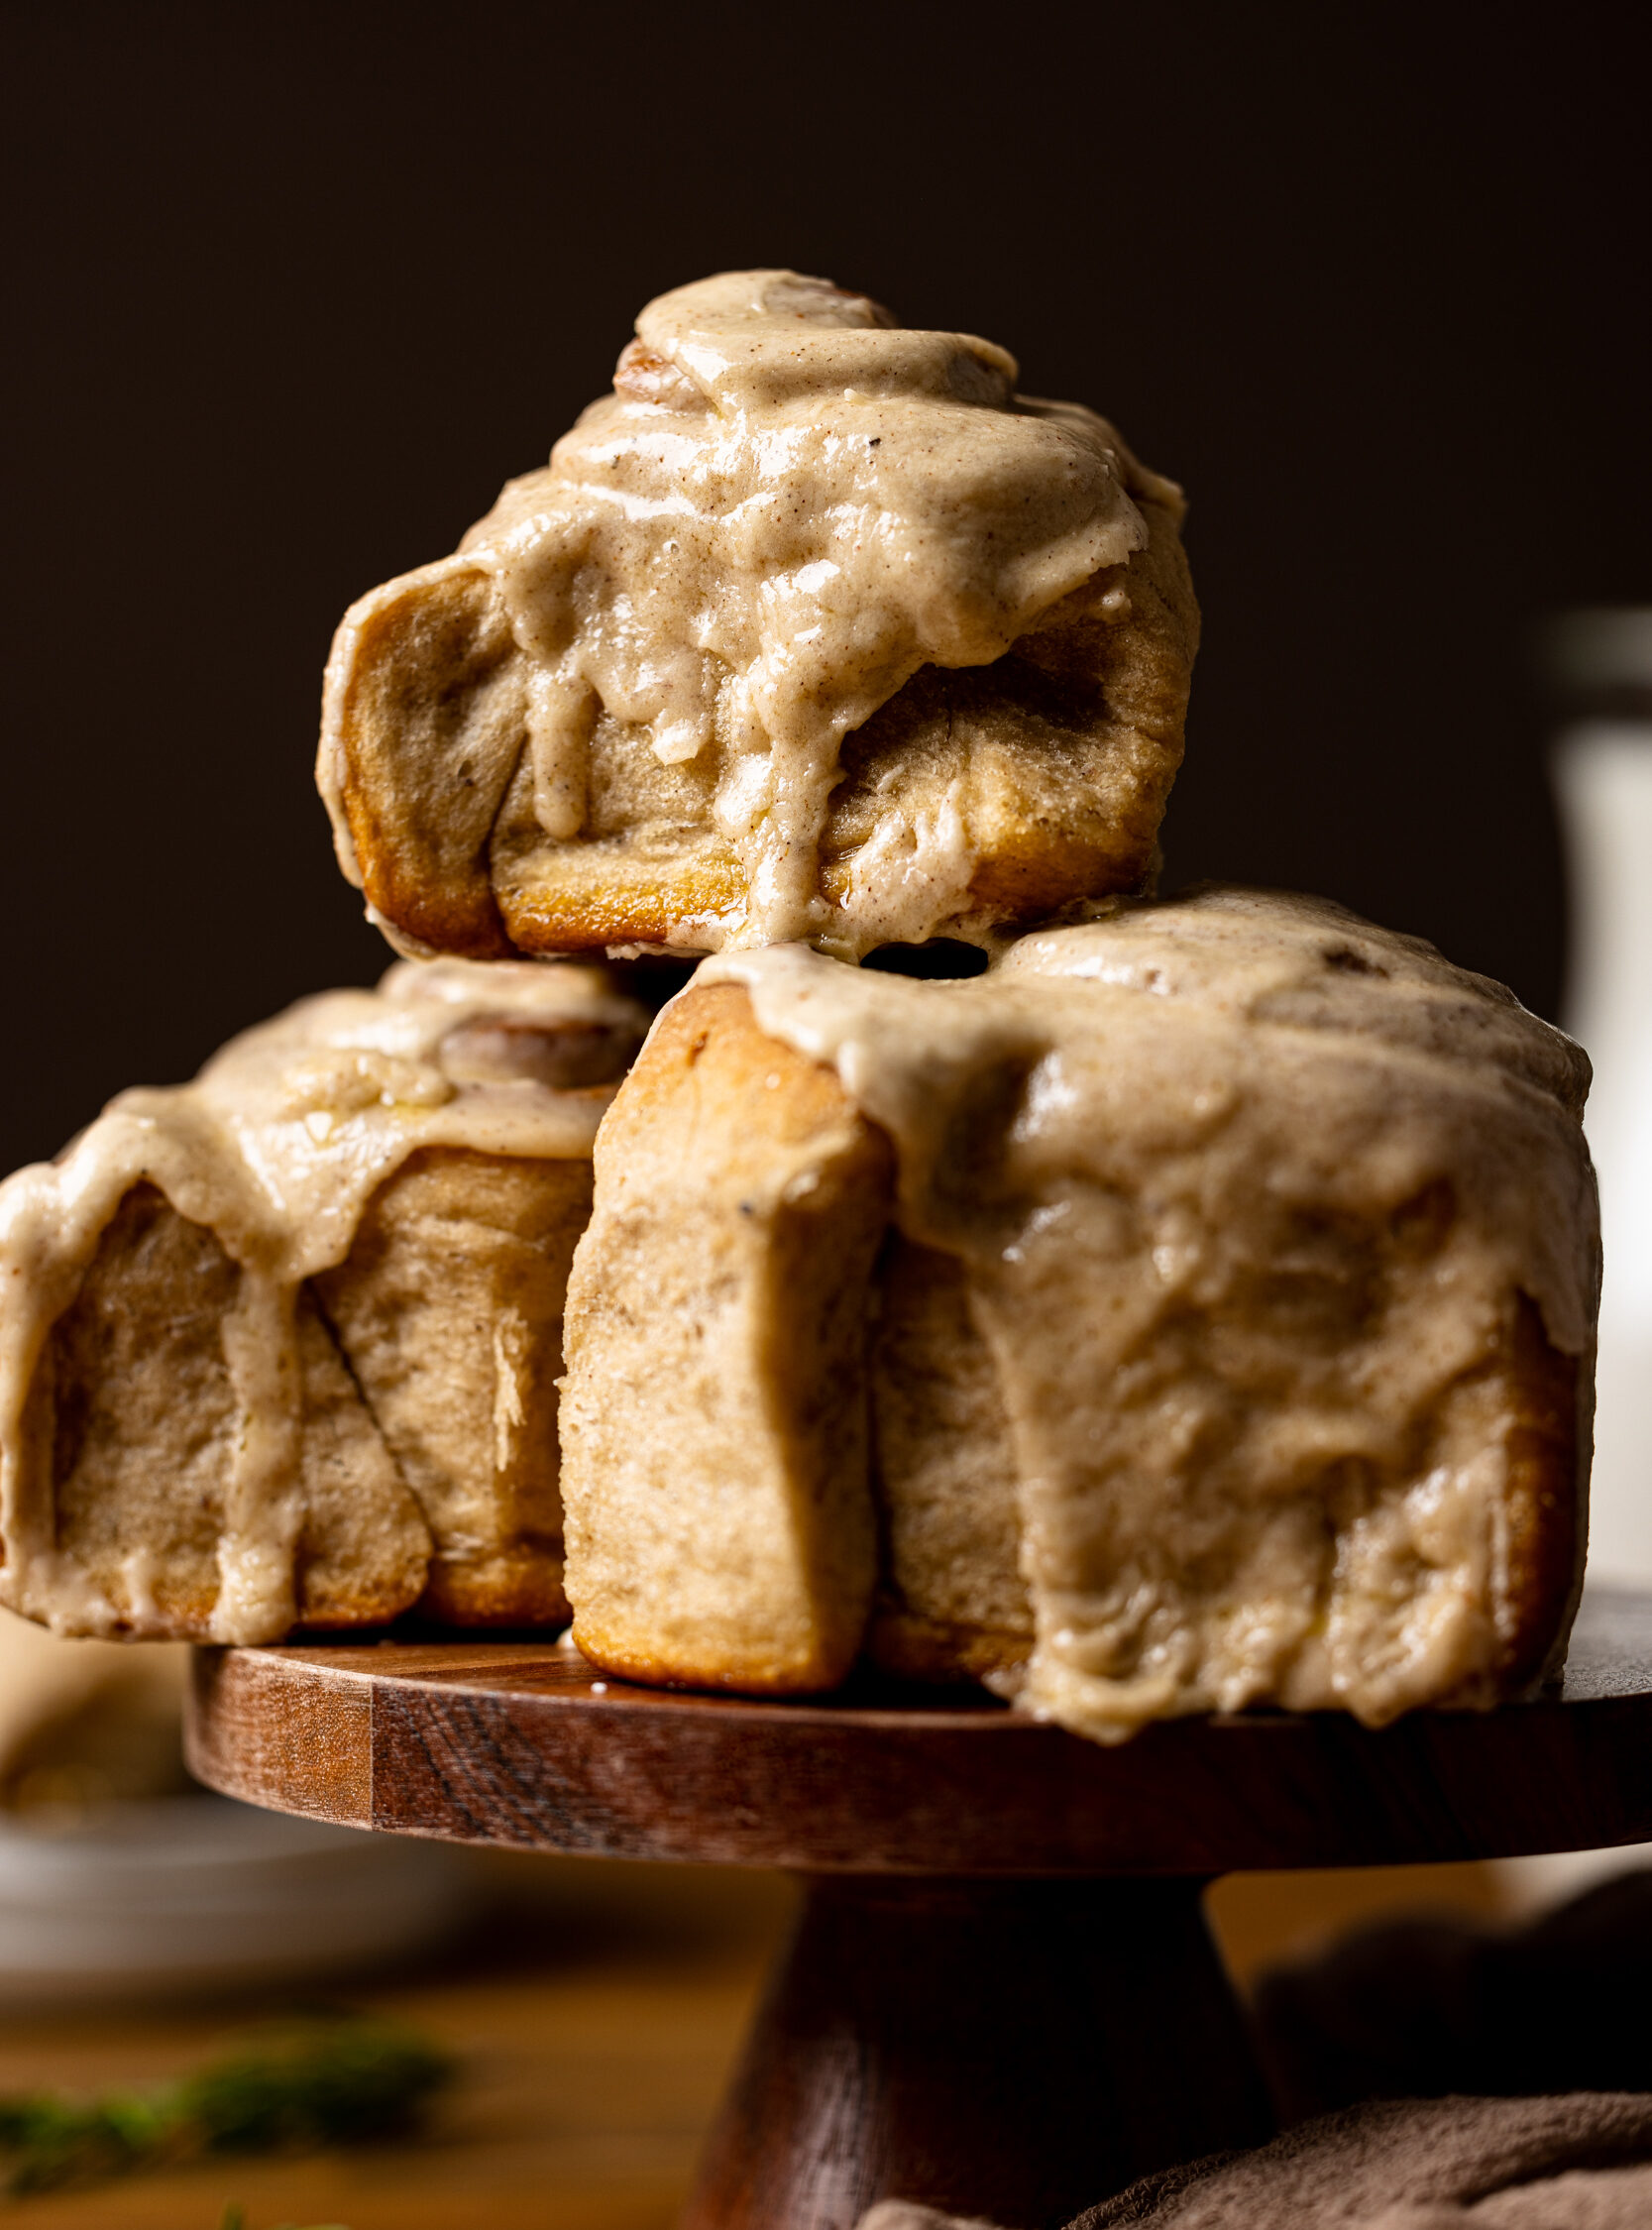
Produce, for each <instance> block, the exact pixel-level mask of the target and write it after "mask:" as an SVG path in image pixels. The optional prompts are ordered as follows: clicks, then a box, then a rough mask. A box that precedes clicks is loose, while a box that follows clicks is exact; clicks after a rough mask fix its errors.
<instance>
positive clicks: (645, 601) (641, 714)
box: [319, 271, 1180, 950]
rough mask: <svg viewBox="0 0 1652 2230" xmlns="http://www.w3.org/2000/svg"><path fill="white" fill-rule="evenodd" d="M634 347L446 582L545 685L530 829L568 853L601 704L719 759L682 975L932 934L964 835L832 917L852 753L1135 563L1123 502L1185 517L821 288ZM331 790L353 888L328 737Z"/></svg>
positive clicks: (796, 291) (755, 304) (648, 330)
mask: <svg viewBox="0 0 1652 2230" xmlns="http://www.w3.org/2000/svg"><path fill="white" fill-rule="evenodd" d="M637 334H638V339H637V341H636V342H634V343H632V344H631V346H630V347H629V348H627V350H626V351H625V353H624V355H623V356H622V357H621V358H620V361H619V367H618V371H617V373H616V375H615V392H614V393H613V394H612V395H610V396H605V397H604V398H603V399H602V400H601V401H599V402H596V403H594V404H593V405H592V406H591V408H590V409H589V410H587V411H586V412H585V414H584V416H583V417H582V418H581V419H580V421H579V423H578V425H577V426H576V427H575V428H574V430H573V431H572V432H571V433H569V434H567V435H565V436H564V438H563V439H562V440H561V441H559V442H558V443H557V445H556V447H555V449H554V450H553V452H552V455H551V461H550V464H549V465H548V466H546V467H545V468H544V469H542V470H540V471H537V472H532V473H528V474H527V475H525V476H524V477H523V478H522V479H520V480H516V481H513V482H511V483H510V484H509V486H508V487H507V488H506V489H505V491H504V493H503V495H502V496H501V497H500V499H499V502H498V503H497V504H496V507H495V508H494V510H493V511H492V512H491V513H490V514H489V515H488V517H486V518H485V519H483V520H482V521H481V522H480V523H479V524H478V525H477V526H475V527H473V528H472V529H471V531H470V533H469V534H468V535H467V536H466V538H465V541H464V542H463V544H462V545H461V555H460V557H458V558H456V559H452V560H448V561H445V563H446V564H448V565H454V566H460V567H462V568H466V569H470V568H474V567H475V566H476V565H477V564H478V563H481V564H482V565H483V566H485V567H486V568H488V569H489V570H490V571H492V572H493V573H494V574H495V575H496V578H497V580H498V582H499V584H500V587H501V589H502V592H503V596H504V600H505V604H506V607H507V609H508V611H509V613H510V615H511V620H512V624H513V627H514V632H515V635H516V639H517V641H518V643H519V644H520V645H521V647H522V648H523V649H524V650H525V651H527V652H528V653H529V654H530V656H531V658H532V660H533V662H534V663H533V666H532V671H531V680H530V683H529V690H528V749H529V752H530V755H531V764H532V768H533V777H534V781H533V794H534V803H535V811H536V815H537V818H538V820H539V822H540V824H541V825H542V827H543V828H544V830H545V832H546V834H547V835H548V836H552V837H556V838H572V837H575V836H578V835H579V833H580V829H581V826H582V822H583V819H584V815H585V801H586V775H585V758H586V747H587V743H588V740H589V737H590V735H591V732H592V727H593V724H594V721H595V719H596V716H597V710H598V707H599V704H601V706H602V707H604V708H606V710H607V711H608V712H609V713H611V714H612V715H614V716H615V717H616V718H618V719H620V720H622V721H626V722H630V723H634V724H636V725H638V726H639V727H640V728H642V729H643V730H645V731H646V734H647V736H648V739H649V742H650V743H651V746H652V748H653V750H654V751H655V753H656V754H657V755H658V757H659V758H660V759H661V760H663V761H666V762H668V763H669V762H672V761H678V760H683V759H692V758H695V757H697V756H698V755H699V754H700V753H701V752H702V751H704V750H706V749H707V747H708V745H710V744H711V743H712V742H713V740H714V738H715V739H716V741H717V742H718V743H719V744H720V745H721V747H722V750H723V753H724V757H725V764H724V771H723V772H722V774H721V777H720V779H719V782H718V788H717V795H716V809H715V811H716V823H717V826H718V829H719V831H720V833H721V835H722V836H724V838H725V839H726V840H727V841H728V842H729V843H730V845H731V846H732V848H733V849H734V851H735V853H736V855H737V856H738V858H739V860H740V861H741V864H742V866H743V868H744V870H745V873H746V877H747V880H748V884H749V896H748V898H747V900H746V902H745V903H744V905H743V907H742V908H740V909H739V910H737V911H735V912H733V913H731V914H729V915H726V916H714V917H709V918H708V919H707V920H705V921H704V922H701V923H699V924H697V925H695V932H696V944H697V948H698V949H700V950H707V949H711V950H716V949H719V948H737V947H751V946H761V945H770V944H774V943H777V942H779V941H781V940H784V939H788V938H802V937H819V938H820V939H822V940H823V941H824V942H825V943H826V944H827V945H832V946H835V948H838V949H843V950H848V949H860V948H864V947H865V946H866V945H868V944H871V943H875V942H877V940H878V939H879V938H881V937H896V938H919V937H923V936H925V935H928V934H929V933H930V931H931V930H932V929H933V927H934V924H935V923H936V922H937V921H940V920H943V919H944V918H945V917H946V916H947V914H948V913H950V912H952V911H955V909H956V908H957V906H958V905H959V904H960V903H961V900H962V895H963V893H964V891H966V890H967V888H968V883H969V876H970V871H971V868H972V866H973V861H972V860H971V859H969V858H968V856H967V855H966V854H964V855H962V856H960V845H959V836H960V834H961V822H959V821H958V817H957V815H956V814H955V813H953V814H952V816H951V824H956V826H952V825H951V824H948V823H947V816H946V815H945V814H944V813H940V814H938V815H936V816H933V817H932V818H933V819H934V820H935V822H936V826H935V827H930V826H925V827H922V828H914V829H910V830H906V829H903V828H901V827H898V826H896V825H893V824H892V825H891V827H890V828H889V829H888V830H886V831H884V832H883V840H882V843H881V846H880V847H879V848H878V849H877V851H876V853H875V855H874V857H872V858H869V859H868V860H867V861H866V862H865V863H864V868H863V871H862V872H860V873H859V874H857V875H856V877H855V881H854V884H853V886H852V888H851V889H850V891H849V893H848V894H847V896H846V898H845V899H844V901H843V903H842V904H841V906H834V905H830V904H828V903H827V902H826V900H825V899H824V898H823V897H822V895H821V893H820V890H819V887H818V877H817V869H818V844H819V838H820V835H821V832H822V829H823V827H824V824H825V820H826V808H827V801H828V799H829V796H830V793H831V790H832V787H833V784H834V782H835V780H836V777H837V767H838V751H839V746H840V744H841V742H842V739H843V737H844V736H845V735H846V734H847V733H849V732H850V731H851V730H852V729H854V728H857V727H859V726H860V725H862V723H863V722H865V721H866V720H867V719H869V718H870V716H871V715H872V714H873V713H874V712H876V711H877V709H878V708H879V707H880V706H881V705H883V704H885V703H886V702H887V701H888V700H889V699H890V698H891V697H893V696H894V695H895V693H896V691H897V690H898V689H900V688H901V687H902V685H903V684H904V683H905V682H906V681H908V680H909V679H910V678H911V676H912V675H913V674H914V673H916V672H917V670H918V669H919V667H920V666H923V665H926V664H936V665H941V666H951V667H960V666H977V665H985V664H987V663H989V662H990V661H991V660H993V659H995V658H997V657H999V656H1001V655H1002V653H1003V652H1004V651H1005V650H1007V649H1008V647H1009V645H1010V644H1011V643H1012V642H1013V641H1014V640H1015V639H1016V637H1017V636H1018V635H1021V634H1024V633H1025V632H1026V631H1027V629H1028V628H1029V627H1031V626H1032V625H1033V624H1034V622H1035V621H1036V620H1038V619H1039V618H1040V616H1041V615H1042V614H1043V613H1046V611H1048V610H1049V608H1050V607H1051V606H1053V605H1054V604H1056V603H1058V602H1059V601H1060V599H1062V598H1063V597H1065V596H1067V595H1069V594H1070V593H1071V592H1072V591H1073V590H1075V589H1078V588H1080V587H1081V586H1082V585H1083V584H1084V583H1085V582H1086V581H1088V580H1089V579H1090V578H1091V577H1092V576H1093V575H1094V574H1096V573H1097V572H1098V571H1100V570H1101V569H1102V568H1103V567H1105V566H1111V565H1117V564H1120V563H1122V562H1123V561H1124V560H1125V559H1127V558H1128V557H1129V556H1130V555H1131V554H1132V552H1133V551H1136V550H1139V549H1141V548H1142V547H1143V546H1144V544H1145V543H1146V540H1147V529H1146V526H1145V524H1144V521H1143V518H1142V514H1141V512H1140V511H1139V510H1138V509H1137V507H1136V504H1135V503H1134V502H1132V500H1131V498H1132V494H1135V495H1138V496H1151V497H1153V498H1154V499H1155V500H1156V501H1158V502H1165V503H1167V504H1169V505H1171V506H1172V507H1174V508H1176V509H1177V510H1178V511H1179V508H1180V497H1179V493H1178V491H1177V490H1176V489H1175V488H1174V487H1173V486H1172V484H1171V483H1169V482H1167V481H1162V480H1159V479H1158V478H1157V477H1156V475H1153V474H1151V473H1148V472H1147V471H1145V470H1144V468H1143V467H1142V466H1141V465H1139V464H1138V463H1137V461H1136V460H1135V459H1134V458H1133V457H1132V456H1131V454H1130V452H1129V450H1128V449H1127V448H1126V447H1125V444H1124V443H1123V441H1122V440H1121V438H1120V437H1119V435H1118V434H1117V432H1116V431H1115V430H1114V429H1113V427H1112V426H1110V425H1109V424H1108V423H1107V421H1106V420H1105V419H1103V418H1100V417H1098V416H1096V414H1095V413H1094V412H1093V411H1090V410H1087V409H1084V408H1082V407H1081V406H1079V405H1077V404H1073V403H1059V402H1044V401H1038V400H1033V399H1030V398H1027V397H1020V396H1017V395H1016V394H1015V393H1014V391H1013V390H1014V383H1015V380H1016V377H1017V367H1016V364H1015V360H1014V359H1013V358H1012V357H1010V356H1009V355H1007V354H1006V353H1005V351H1004V350H1003V349H1000V348H997V347H995V346H994V345H993V344H992V343H991V342H989V341H983V340H978V339H976V338H974V337H973V336H971V335H969V334H963V333H940V332H923V331H914V330H907V329H904V328H899V327H896V326H894V324H893V322H892V320H891V319H890V318H889V316H888V314H887V312H885V311H883V310H881V309H880V308H879V307H878V306H877V305H876V304H875V303H873V302H871V301H869V300H867V299H866V298H865V297H864V296H862V295H857V294H848V293H844V292H842V291H841V290H840V289H838V288H836V287H833V286H831V285H830V284H828V283H827V282H826V281H825V280H822V279H804V278H800V277H799V276H798V275H797V274H796V273H793V272H784V271H750V272H726V273H723V274H721V275H720V276H719V277H717V278H715V279H705V280H703V281H701V282H700V283H699V284H697V285H692V286H684V287H679V288H678V289H677V290H676V291H674V292H672V293H669V294H663V295H661V296H660V297H659V299H658V300H656V301H653V302H650V303H649V304H648V306H647V308H645V309H644V310H643V312H642V314H641V315H640V317H639V318H638V320H637ZM441 571H442V568H441V567H435V568H429V569H427V572H428V573H429V574H430V575H431V576H432V577H434V576H436V575H439V574H440V573H441ZM394 587H395V584H390V585H389V589H388V590H384V591H377V592H375V598H377V597H381V596H384V595H385V594H387V593H390V591H393V589H394ZM375 598H369V599H366V600H364V603H363V604H362V605H360V606H358V607H357V608H356V610H355V612H354V613H352V614H351V615H350V616H349V617H347V619H346V621H345V625H344V627H343V629H342V630H341V633H340V643H341V644H345V645H348V644H349V643H350V642H352V641H353V639H354V636H353V632H352V630H353V627H354V625H355V624H356V622H357V621H358V620H359V618H360V617H361V615H362V614H364V613H367V612H368V611H369V609H370V608H371V607H372V606H373V605H374V603H375ZM337 655H338V657H339V658H341V659H343V661H344V665H341V666H340V668H339V677H338V678H339V682H340V685H341V684H342V674H343V671H344V666H345V665H347V664H348V658H347V656H346V654H345V653H344V652H340V653H338V654H337ZM330 717H331V716H329V718H330ZM319 778H320V780H321V784H322V788H323V793H324V795H326V797H327V799H328V803H329V806H330V808H331V810H332V813H333V819H334V826H335V830H336V832H337V835H338V844H339V854H340V858H341V861H342V863H343V864H344V866H345V871H346V872H347V873H348V874H351V875H352V877H353V879H356V880H359V879H360V877H359V871H358V869H357V867H356V862H355V857H354V850H353V846H352V844H351V840H350V837H349V833H348V828H347V824H346V822H345V818H344V813H343V806H342V801H341V797H340V792H339V770H338V765H337V756H336V751H334V750H331V749H329V747H328V745H327V743H326V741H325V740H324V743H323V748H322V753H321V758H320V762H319ZM896 853H900V854H902V856H901V857H900V858H896V857H894V856H893V855H894V854H896ZM874 866H875V867H876V869H877V872H876V873H873V872H872V870H873V868H874Z"/></svg>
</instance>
